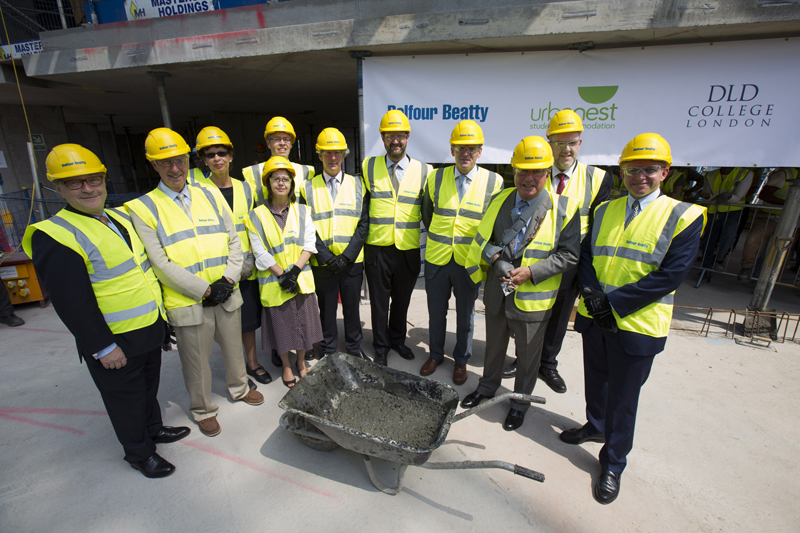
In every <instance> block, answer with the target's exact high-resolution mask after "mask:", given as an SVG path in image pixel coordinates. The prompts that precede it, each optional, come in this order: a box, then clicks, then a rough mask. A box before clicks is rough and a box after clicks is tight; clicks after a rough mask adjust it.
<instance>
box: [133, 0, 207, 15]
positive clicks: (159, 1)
mask: <svg viewBox="0 0 800 533" xmlns="http://www.w3.org/2000/svg"><path fill="white" fill-rule="evenodd" d="M205 11H214V0H125V15H126V16H127V17H128V20H138V19H153V18H159V17H171V16H173V15H190V14H192V13H203V12H205Z"/></svg>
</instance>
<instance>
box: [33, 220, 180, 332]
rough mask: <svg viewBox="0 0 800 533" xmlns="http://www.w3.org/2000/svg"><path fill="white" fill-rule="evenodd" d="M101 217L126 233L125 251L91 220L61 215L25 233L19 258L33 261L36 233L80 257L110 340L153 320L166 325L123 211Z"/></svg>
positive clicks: (147, 265) (157, 294) (159, 298)
mask: <svg viewBox="0 0 800 533" xmlns="http://www.w3.org/2000/svg"><path fill="white" fill-rule="evenodd" d="M106 213H107V214H108V215H109V216H110V218H111V219H113V222H114V224H116V225H117V226H118V227H122V228H124V229H125V231H127V233H128V236H129V237H130V240H131V246H130V247H129V246H128V244H127V243H126V242H125V240H123V239H122V238H121V237H120V236H119V235H118V234H117V233H116V232H115V231H114V230H112V229H111V228H108V227H105V226H104V225H103V224H102V223H99V221H98V220H97V219H95V218H94V217H89V216H85V215H81V214H78V213H73V212H71V211H68V210H66V209H62V210H61V211H59V212H58V213H56V215H54V216H53V217H51V218H49V219H48V220H45V221H43V222H39V223H37V224H33V225H31V226H29V227H28V229H27V230H26V232H25V237H24V239H23V247H24V248H25V252H26V253H27V254H28V255H29V256H31V257H33V250H32V249H31V239H32V237H33V234H34V232H35V231H36V230H40V231H44V232H45V233H47V234H48V235H50V236H51V237H52V238H53V239H55V240H56V241H57V242H59V243H60V244H62V245H64V246H66V247H68V248H70V249H71V250H73V251H74V252H76V253H77V254H78V255H80V256H81V257H82V258H83V261H84V264H85V265H86V271H87V273H88V274H89V280H90V281H91V282H92V291H93V292H94V295H95V298H96V299H97V306H98V308H99V309H100V312H101V313H102V314H103V318H104V319H105V321H106V323H107V324H108V327H109V329H110V330H111V332H112V333H114V334H120V333H126V332H129V331H134V330H137V329H141V328H145V327H147V326H150V325H151V324H153V323H154V322H155V321H156V320H157V319H158V316H159V314H161V316H162V318H164V319H165V320H166V314H165V310H164V306H163V302H162V296H161V287H160V286H159V284H158V280H157V279H156V276H155V274H154V273H153V271H152V270H151V269H150V262H149V261H148V260H147V255H146V253H145V249H144V245H143V244H142V241H141V240H140V239H139V236H138V234H137V233H136V232H135V231H134V229H133V225H131V222H130V217H128V216H127V214H126V213H125V211H124V209H106ZM65 282H68V281H65Z"/></svg>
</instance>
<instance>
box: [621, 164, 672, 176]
mask: <svg viewBox="0 0 800 533" xmlns="http://www.w3.org/2000/svg"><path fill="white" fill-rule="evenodd" d="M663 169H664V167H658V166H652V167H622V175H623V176H627V177H629V178H635V177H636V176H638V175H639V173H640V172H641V173H643V174H644V175H645V176H647V177H648V178H652V177H655V175H656V174H658V173H659V172H660V171H662V170H663Z"/></svg>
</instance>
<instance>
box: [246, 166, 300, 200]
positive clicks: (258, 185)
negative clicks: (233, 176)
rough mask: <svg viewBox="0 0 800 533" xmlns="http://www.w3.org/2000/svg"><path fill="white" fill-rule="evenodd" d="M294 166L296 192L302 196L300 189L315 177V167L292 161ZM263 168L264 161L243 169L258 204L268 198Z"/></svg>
mask: <svg viewBox="0 0 800 533" xmlns="http://www.w3.org/2000/svg"><path fill="white" fill-rule="evenodd" d="M292 168H294V193H295V194H296V195H297V196H300V191H301V189H302V188H303V186H304V185H305V182H306V181H307V180H309V179H311V178H313V177H314V168H313V167H310V166H308V165H301V164H299V163H292ZM263 170H264V163H256V164H255V165H252V166H249V167H245V168H243V169H242V176H244V180H245V181H246V182H247V183H249V184H250V187H252V189H253V190H254V191H255V205H256V206H259V205H264V203H265V202H266V198H267V191H265V190H264V183H263V182H262V181H261V172H262V171H263Z"/></svg>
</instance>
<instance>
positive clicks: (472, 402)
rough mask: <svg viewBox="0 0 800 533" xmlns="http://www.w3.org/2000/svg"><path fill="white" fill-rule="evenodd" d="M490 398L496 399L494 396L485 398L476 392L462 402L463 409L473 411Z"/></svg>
mask: <svg viewBox="0 0 800 533" xmlns="http://www.w3.org/2000/svg"><path fill="white" fill-rule="evenodd" d="M489 398H494V396H484V395H483V394H481V393H480V392H478V391H475V392H473V393H472V394H468V395H467V396H466V397H465V398H464V399H463V400H461V407H463V408H464V409H472V408H473V407H475V406H476V405H478V404H479V403H481V402H482V401H483V400H488V399H489Z"/></svg>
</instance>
